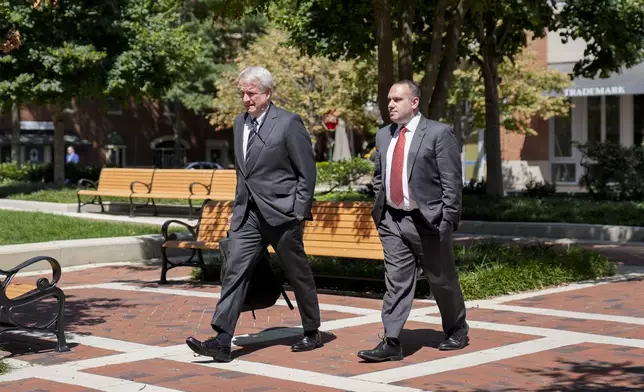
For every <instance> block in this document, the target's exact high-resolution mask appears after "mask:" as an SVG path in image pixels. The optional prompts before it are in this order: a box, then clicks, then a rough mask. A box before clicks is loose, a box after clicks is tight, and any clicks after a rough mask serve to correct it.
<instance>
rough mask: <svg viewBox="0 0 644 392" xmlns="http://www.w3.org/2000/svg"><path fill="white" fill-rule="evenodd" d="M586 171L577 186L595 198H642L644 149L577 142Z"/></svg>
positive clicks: (615, 144)
mask: <svg viewBox="0 0 644 392" xmlns="http://www.w3.org/2000/svg"><path fill="white" fill-rule="evenodd" d="M576 145H577V148H579V150H580V151H581V153H582V156H583V157H582V160H581V165H582V166H583V167H584V168H585V173H584V174H583V175H582V177H581V180H580V181H579V184H580V185H581V186H583V187H584V188H586V189H587V190H588V193H590V194H591V195H592V196H593V197H594V198H595V199H598V200H606V199H617V200H641V199H643V198H644V176H642V173H644V147H642V146H632V147H624V146H621V145H619V144H617V143H610V142H605V143H598V142H589V143H585V144H581V143H576Z"/></svg>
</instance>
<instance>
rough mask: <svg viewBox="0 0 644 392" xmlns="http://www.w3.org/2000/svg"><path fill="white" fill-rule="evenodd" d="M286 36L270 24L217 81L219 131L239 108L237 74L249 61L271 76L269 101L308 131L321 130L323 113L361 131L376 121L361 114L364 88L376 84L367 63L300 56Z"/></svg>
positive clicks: (215, 115) (214, 115)
mask: <svg viewBox="0 0 644 392" xmlns="http://www.w3.org/2000/svg"><path fill="white" fill-rule="evenodd" d="M287 40H288V36H287V35H286V33H284V32H281V31H279V30H277V29H275V28H270V29H269V30H268V33H267V34H266V35H265V36H262V37H261V38H259V39H258V40H257V41H256V42H254V43H253V44H251V45H250V47H249V48H248V50H246V51H244V52H243V53H242V54H241V55H240V56H239V57H238V58H237V59H236V60H235V64H236V69H235V71H234V72H226V73H224V77H223V78H222V79H221V81H220V82H219V83H218V84H217V88H218V94H217V98H216V99H215V100H214V112H213V113H212V114H211V115H210V118H211V123H212V124H213V125H214V126H216V127H217V128H218V129H224V128H229V127H232V125H233V121H234V119H235V117H236V115H237V114H239V113H240V112H241V111H243V106H242V103H241V100H240V98H239V94H238V89H237V83H236V81H237V77H238V74H239V72H241V71H242V70H243V69H244V68H246V67H248V66H251V65H261V66H263V67H265V68H267V69H268V70H269V71H271V73H272V74H273V80H274V84H275V88H274V91H273V95H272V97H271V99H272V101H273V102H275V104H277V105H278V106H280V107H283V108H285V109H287V110H290V111H292V112H295V113H298V114H300V115H301V116H302V119H303V120H304V124H305V126H306V128H307V129H308V130H309V132H311V133H318V132H323V131H325V129H326V128H325V127H324V125H323V116H324V115H325V114H327V113H329V112H334V113H335V114H336V115H337V116H340V117H342V118H343V119H344V120H345V122H346V124H347V127H349V128H353V129H364V128H366V127H370V126H373V123H374V121H375V119H372V118H369V117H367V116H366V115H365V114H364V109H363V104H364V102H365V101H364V100H363V99H364V98H363V97H362V94H363V92H364V91H368V88H367V89H365V88H364V86H365V85H366V86H369V85H371V86H373V85H375V83H373V82H371V81H369V80H368V79H371V78H375V75H374V74H373V72H371V71H370V68H369V67H367V66H366V65H365V64H359V63H356V62H355V61H342V60H338V61H332V60H329V59H327V58H324V57H319V56H313V57H311V56H301V55H300V53H299V52H298V51H297V50H296V49H293V48H290V47H287V46H286V45H284V43H285V42H287Z"/></svg>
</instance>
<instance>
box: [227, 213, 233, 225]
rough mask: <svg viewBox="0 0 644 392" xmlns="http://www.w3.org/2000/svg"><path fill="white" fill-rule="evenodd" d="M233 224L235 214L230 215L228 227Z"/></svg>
mask: <svg viewBox="0 0 644 392" xmlns="http://www.w3.org/2000/svg"><path fill="white" fill-rule="evenodd" d="M232 224H233V214H230V215H228V226H230V225H232Z"/></svg>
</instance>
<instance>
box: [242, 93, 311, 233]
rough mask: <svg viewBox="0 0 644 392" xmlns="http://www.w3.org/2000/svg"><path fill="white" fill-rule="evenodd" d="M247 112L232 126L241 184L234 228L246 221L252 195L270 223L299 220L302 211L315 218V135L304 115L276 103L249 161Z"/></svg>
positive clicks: (302, 214) (256, 141) (272, 224)
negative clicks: (244, 139)
mask: <svg viewBox="0 0 644 392" xmlns="http://www.w3.org/2000/svg"><path fill="white" fill-rule="evenodd" d="M247 116H249V114H248V113H242V114H240V115H239V116H237V118H236V119H235V124H234V127H233V132H234V136H235V160H236V163H237V189H236V191H235V203H234V209H233V218H232V222H231V229H232V230H233V231H234V230H237V229H238V228H239V227H240V226H241V224H242V222H243V219H244V216H245V214H246V209H247V207H248V200H249V196H250V195H252V197H253V200H254V201H255V203H256V204H257V207H258V208H259V211H260V212H261V214H262V216H263V217H264V219H266V221H267V222H268V224H269V225H271V226H278V225H281V224H284V223H286V222H289V221H294V220H296V217H297V216H298V215H300V216H302V217H304V219H311V218H312V216H311V206H312V204H313V192H314V191H315V181H316V170H315V159H314V157H313V147H312V145H311V137H310V136H309V133H308V132H307V130H306V128H305V127H304V122H303V121H302V118H301V117H300V116H299V115H297V114H294V113H291V112H288V111H286V110H283V109H280V108H278V107H277V106H275V105H274V104H271V105H270V107H269V109H268V112H267V113H266V117H265V118H264V122H263V123H262V125H261V126H260V128H259V131H258V133H259V137H257V136H256V137H255V140H254V141H253V145H252V147H251V150H250V151H249V153H248V154H249V156H248V160H247V162H245V161H244V152H243V151H242V150H243V137H244V123H245V121H246V119H247Z"/></svg>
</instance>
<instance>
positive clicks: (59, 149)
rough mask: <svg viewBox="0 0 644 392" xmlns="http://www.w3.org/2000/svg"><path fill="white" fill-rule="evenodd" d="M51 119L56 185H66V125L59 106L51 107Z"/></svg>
mask: <svg viewBox="0 0 644 392" xmlns="http://www.w3.org/2000/svg"><path fill="white" fill-rule="evenodd" d="M49 111H50V112H51V119H52V121H53V122H54V153H53V154H52V155H53V159H54V184H56V185H60V186H62V185H65V123H64V122H63V113H62V110H61V107H60V105H59V104H54V105H50V107H49Z"/></svg>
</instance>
